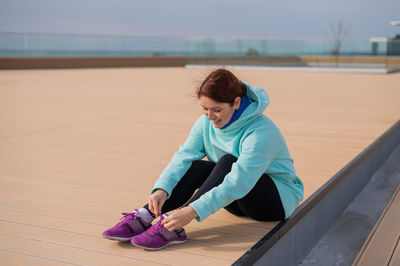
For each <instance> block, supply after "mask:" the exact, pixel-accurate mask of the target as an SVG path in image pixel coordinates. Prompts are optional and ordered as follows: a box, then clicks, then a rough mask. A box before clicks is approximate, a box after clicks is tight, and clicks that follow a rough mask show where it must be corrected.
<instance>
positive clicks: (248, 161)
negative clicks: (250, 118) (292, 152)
mask: <svg viewBox="0 0 400 266" xmlns="http://www.w3.org/2000/svg"><path fill="white" fill-rule="evenodd" d="M282 147H284V140H283V137H282V135H281V134H280V132H279V130H278V129H277V128H276V127H269V128H266V127H263V128H258V129H256V130H254V131H253V132H252V133H251V134H249V135H248V136H247V137H246V138H245V139H244V141H243V144H242V147H241V148H242V151H241V153H240V155H239V158H238V160H237V161H236V162H235V163H234V164H233V165H232V169H231V172H230V173H229V174H227V175H226V176H225V179H224V181H223V182H222V183H221V184H220V185H219V186H217V187H214V188H213V189H211V190H210V191H208V192H207V193H205V194H204V195H202V196H201V197H200V198H199V199H198V200H196V201H194V202H192V203H191V204H190V206H192V207H193V208H194V209H195V210H196V212H197V213H198V215H199V216H198V217H197V218H196V219H197V220H198V221H202V220H204V219H205V218H207V217H208V216H209V215H211V214H213V213H214V212H216V211H217V210H219V209H220V208H223V207H225V206H227V205H229V204H230V203H232V202H233V201H235V200H237V199H240V198H242V197H244V196H245V195H246V194H247V193H249V192H250V190H251V189H252V188H253V187H254V186H255V184H256V183H257V181H258V179H259V178H260V177H261V175H262V174H263V173H264V172H265V170H266V169H267V168H268V166H269V165H270V163H271V161H272V160H273V159H274V157H275V156H276V155H277V154H278V153H279V152H280V150H281V149H282Z"/></svg>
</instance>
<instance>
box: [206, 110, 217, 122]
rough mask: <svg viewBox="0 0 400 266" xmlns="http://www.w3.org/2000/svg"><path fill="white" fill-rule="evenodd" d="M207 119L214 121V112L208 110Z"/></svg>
mask: <svg viewBox="0 0 400 266" xmlns="http://www.w3.org/2000/svg"><path fill="white" fill-rule="evenodd" d="M207 118H208V120H213V119H214V118H215V114H214V112H213V111H210V110H208V112H207Z"/></svg>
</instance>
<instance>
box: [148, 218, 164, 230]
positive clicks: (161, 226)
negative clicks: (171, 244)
mask: <svg viewBox="0 0 400 266" xmlns="http://www.w3.org/2000/svg"><path fill="white" fill-rule="evenodd" d="M162 220H164V216H161V218H160V220H158V222H157V223H155V224H154V225H153V226H152V227H150V228H149V230H147V232H148V233H149V234H151V235H154V234H155V233H157V232H158V231H160V230H161V229H163V228H164V225H163V224H162V223H161V222H162Z"/></svg>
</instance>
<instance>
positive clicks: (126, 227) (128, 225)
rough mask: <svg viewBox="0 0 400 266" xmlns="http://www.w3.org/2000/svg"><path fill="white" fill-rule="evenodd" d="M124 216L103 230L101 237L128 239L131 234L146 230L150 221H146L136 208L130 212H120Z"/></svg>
mask: <svg viewBox="0 0 400 266" xmlns="http://www.w3.org/2000/svg"><path fill="white" fill-rule="evenodd" d="M122 215H124V217H122V218H121V219H123V220H122V221H121V222H119V223H118V224H116V225H115V226H114V227H112V228H110V229H108V230H106V231H104V232H103V234H102V235H103V237H105V238H108V239H111V240H119V241H128V240H131V239H132V237H133V236H135V235H138V234H141V233H143V232H144V231H146V230H147V229H148V228H149V227H150V226H151V223H146V222H145V221H144V220H143V219H142V217H140V213H139V211H138V210H137V209H135V210H134V211H133V212H131V213H125V212H124V213H122Z"/></svg>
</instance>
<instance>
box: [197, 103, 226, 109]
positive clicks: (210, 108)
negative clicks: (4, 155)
mask: <svg viewBox="0 0 400 266" xmlns="http://www.w3.org/2000/svg"><path fill="white" fill-rule="evenodd" d="M200 105H201V106H202V107H203V108H206V109H212V110H215V109H222V107H218V106H217V107H211V108H207V107H205V106H203V105H202V104H200Z"/></svg>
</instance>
